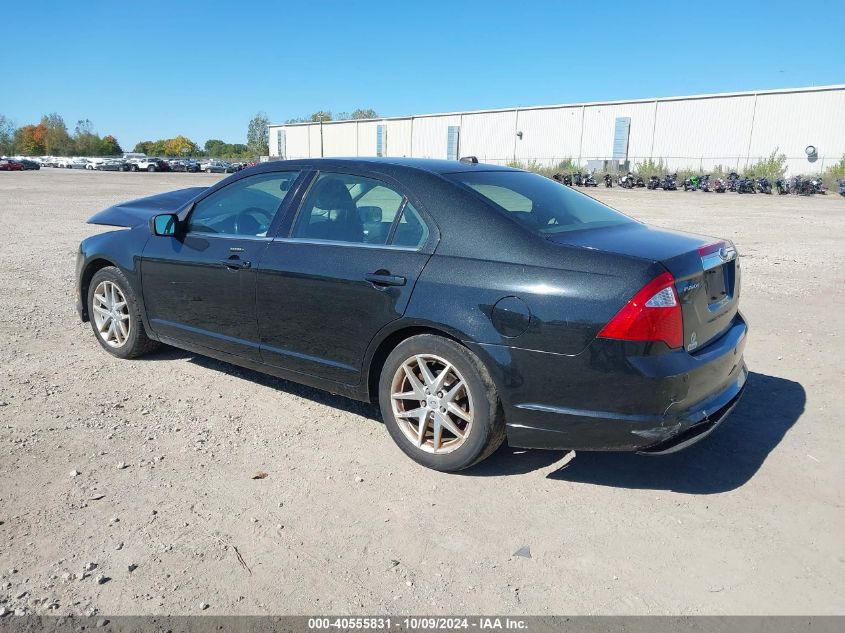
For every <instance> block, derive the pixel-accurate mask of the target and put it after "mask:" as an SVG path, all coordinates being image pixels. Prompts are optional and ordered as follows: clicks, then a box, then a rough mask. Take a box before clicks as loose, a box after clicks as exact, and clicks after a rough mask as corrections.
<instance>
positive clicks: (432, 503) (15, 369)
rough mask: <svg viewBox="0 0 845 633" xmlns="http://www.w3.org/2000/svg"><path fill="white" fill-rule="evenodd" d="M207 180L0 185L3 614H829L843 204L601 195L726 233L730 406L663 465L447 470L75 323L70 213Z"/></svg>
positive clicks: (181, 356)
mask: <svg viewBox="0 0 845 633" xmlns="http://www.w3.org/2000/svg"><path fill="white" fill-rule="evenodd" d="M218 178H219V176H208V175H205V174H198V175H188V174H116V173H88V172H76V171H74V172H69V171H65V170H42V171H40V172H25V173H0V222H2V224H0V225H1V226H2V227H3V233H4V234H3V237H2V246H0V272H2V274H0V305H2V310H0V342H2V345H0V613H5V612H8V611H14V610H15V609H25V610H26V611H27V612H30V613H33V612H34V613H53V612H57V613H86V612H91V613H93V612H99V613H105V614H149V613H177V614H190V613H200V612H203V613H229V614H263V613H276V614H297V613H315V612H316V613H334V614H347V613H416V614H420V613H436V614H453V613H519V614H546V613H568V614H595V613H607V614H642V613H651V614H698V613H713V614H724V613H730V614H734V613H743V614H805V613H824V614H832V613H838V614H843V613H845V539H843V525H845V512H843V482H845V460H844V459H843V457H842V455H843V450H845V442H843V440H845V426H844V425H843V422H845V421H844V420H843V413H842V409H843V403H845V395H844V394H845V372H843V363H842V355H843V351H845V344H843V343H845V342H844V341H843V335H842V332H843V330H845V293H843V290H845V286H843V283H845V200H843V199H842V198H840V197H838V196H833V195H828V196H826V197H816V198H813V199H805V198H797V197H794V196H788V197H781V198H779V197H777V196H763V195H757V196H737V195H735V194H725V195H717V194H715V193H709V194H704V193H684V192H682V191H681V192H674V193H673V192H662V191H657V192H650V191H646V190H636V191H633V192H627V191H622V190H619V189H617V188H614V189H612V190H605V189H604V188H599V189H598V190H596V191H595V195H596V196H597V197H599V198H601V199H606V200H608V201H610V202H611V204H613V205H614V206H616V207H618V208H619V209H621V210H623V211H626V212H628V213H630V214H631V215H633V216H634V217H637V218H639V219H642V220H645V221H648V222H653V223H654V224H658V225H661V226H666V227H672V228H678V229H686V230H694V231H699V232H704V233H709V234H713V235H718V236H723V237H729V238H731V239H733V240H734V241H735V242H736V244H737V246H738V247H739V250H740V252H741V254H742V256H743V257H744V260H743V267H744V288H743V293H744V294H743V298H742V306H743V310H744V312H745V314H746V316H747V318H748V320H749V322H750V324H751V334H750V340H749V343H748V348H747V356H746V358H747V362H748V365H749V368H750V370H751V372H752V373H751V377H750V383H749V388H748V390H747V394H746V396H745V398H744V399H743V401H742V402H741V403H740V405H739V406H738V408H737V409H736V411H735V413H734V415H733V416H732V418H731V419H730V420H729V421H728V422H727V423H726V424H725V425H724V426H723V427H722V428H721V429H720V430H719V431H718V432H717V433H715V434H714V435H713V436H711V437H710V438H708V439H707V440H706V441H704V442H702V443H701V444H699V445H697V446H695V447H693V448H691V449H689V450H687V451H686V452H682V453H679V454H677V455H674V456H668V457H660V458H657V457H651V458H649V457H638V456H627V455H602V454H589V453H579V454H578V455H577V457H576V458H575V459H574V460H573V461H572V462H571V463H569V464H566V465H564V464H563V463H562V461H563V457H564V454H563V453H560V452H544V451H517V450H513V449H508V448H507V447H504V448H502V449H501V450H500V451H499V452H498V453H497V454H496V455H494V456H493V457H492V458H491V459H489V460H488V461H487V462H485V463H484V464H482V465H481V466H479V467H476V468H475V469H472V470H470V471H468V472H466V473H464V474H462V475H444V474H439V473H436V472H432V471H428V470H425V469H423V468H421V467H418V466H416V465H415V464H414V463H413V462H411V461H409V460H408V459H407V458H406V457H404V455H403V454H402V453H401V452H400V451H399V450H398V449H397V448H396V447H395V446H394V445H393V443H392V442H391V440H390V438H389V437H388V435H387V433H386V432H385V431H384V429H383V428H382V424H381V422H380V421H379V416H378V411H377V409H376V408H375V407H371V406H365V405H361V404H358V403H355V402H352V401H348V400H345V399H343V398H340V397H335V396H331V395H328V394H325V393H322V392H318V391H315V390H312V389H308V388H304V387H300V386H297V385H294V384H290V383H287V382H284V381H281V380H277V379H274V378H269V377H265V376H262V375H259V374H257V373H253V372H250V371H245V370H241V369H238V368H235V367H232V366H230V365H226V364H224V363H219V362H216V361H212V360H208V359H205V358H200V357H195V356H193V355H190V354H186V353H182V352H179V351H176V350H172V349H167V350H164V351H161V352H159V353H157V354H155V355H153V356H152V357H150V358H147V359H144V360H136V361H118V360H116V359H113V358H112V357H110V356H108V355H107V354H106V353H105V352H104V351H103V350H102V349H101V348H100V346H99V345H97V343H96V342H95V340H94V338H93V334H92V332H91V330H90V328H89V326H88V325H87V324H82V323H80V322H79V321H78V319H77V317H76V315H75V313H74V309H73V304H74V291H73V287H74V279H73V276H74V260H75V257H76V251H77V245H78V243H79V241H80V240H81V239H82V238H83V237H85V236H86V235H89V234H91V233H92V232H95V231H98V230H102V229H103V227H92V226H89V225H86V224H85V223H84V222H85V220H86V219H87V218H88V217H89V216H90V215H92V214H93V213H94V212H96V211H98V210H100V209H102V208H104V207H106V206H108V205H111V204H113V203H115V202H118V201H121V200H125V199H129V198H135V197H138V196H142V195H147V194H151V193H155V192H160V191H165V190H169V189H174V188H179V187H183V186H189V185H197V184H200V185H202V184H210V183H212V182H215V181H216V180H217V179H218ZM122 465H123V466H125V467H120V466H122ZM259 470H261V471H266V472H267V473H268V474H269V476H268V477H267V478H266V479H263V480H253V479H251V475H253V473H255V472H256V471H259ZM72 471H76V472H77V473H78V474H77V475H75V476H72V475H71V473H72ZM837 526H838V527H837ZM523 546H528V547H529V548H530V556H531V557H530V558H527V557H521V556H515V555H514V553H515V552H517V550H519V549H520V548H522V547H523ZM92 565H93V566H92ZM95 610H96V611H95Z"/></svg>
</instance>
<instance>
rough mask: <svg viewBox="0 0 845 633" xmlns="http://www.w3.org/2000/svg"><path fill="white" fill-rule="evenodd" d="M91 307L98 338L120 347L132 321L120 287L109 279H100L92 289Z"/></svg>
mask: <svg viewBox="0 0 845 633" xmlns="http://www.w3.org/2000/svg"><path fill="white" fill-rule="evenodd" d="M91 307H92V308H93V312H94V314H93V316H94V324H95V325H96V326H97V334H98V335H99V336H100V338H101V339H102V340H103V341H105V343H106V344H107V345H109V346H110V347H121V346H122V345H123V344H124V343H126V339H127V338H129V332H130V328H131V327H132V321H131V319H130V318H129V306H128V305H127V303H126V297H125V296H124V295H123V291H122V290H121V289H120V287H119V286H118V285H117V284H115V283H114V282H111V281H105V280H104V281H101V282H100V283H99V284H97V287H96V288H95V289H94V298H93V301H92V306H91Z"/></svg>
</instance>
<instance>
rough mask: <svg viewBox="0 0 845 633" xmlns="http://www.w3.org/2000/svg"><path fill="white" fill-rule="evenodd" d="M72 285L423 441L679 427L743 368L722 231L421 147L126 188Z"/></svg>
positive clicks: (644, 441)
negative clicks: (138, 193) (141, 192)
mask: <svg viewBox="0 0 845 633" xmlns="http://www.w3.org/2000/svg"><path fill="white" fill-rule="evenodd" d="M89 222H91V223H92V224H105V225H113V226H122V227H129V228H130V230H127V231H113V232H107V233H102V234H99V235H95V236H92V237H89V238H87V239H86V240H84V241H83V242H82V244H81V246H80V249H79V256H78V260H77V281H78V287H77V297H78V305H77V309H78V311H79V314H80V316H81V317H82V319H83V320H86V321H87V320H89V319H90V321H91V325H92V327H93V330H94V334H95V335H96V338H97V340H98V342H99V343H100V345H102V347H103V348H104V349H105V350H106V351H108V352H110V353H111V354H114V355H115V356H118V357H121V358H131V357H135V356H139V355H141V354H144V353H147V352H149V351H151V350H153V349H154V348H155V347H156V346H157V345H158V343H159V342H161V343H166V344H169V345H174V346H176V347H180V348H184V349H187V350H191V351H193V352H195V353H198V354H204V355H208V356H212V357H215V358H218V359H222V360H225V361H228V362H231V363H234V364H237V365H241V366H245V367H250V368H253V369H257V370H259V371H263V372H266V373H269V374H273V375H276V376H280V377H283V378H287V379H289V380H292V381H295V382H299V383H304V384H307V385H312V386H315V387H319V388H321V389H326V390H328V391H331V392H333V393H339V394H343V395H346V396H348V397H350V398H356V399H359V400H363V401H378V403H379V404H380V407H381V411H382V415H383V417H384V420H385V423H386V426H387V429H388V431H389V432H390V435H391V436H392V437H393V439H394V440H395V441H396V443H397V444H398V445H399V447H400V448H401V449H402V450H403V451H404V452H405V453H407V454H408V455H409V456H410V457H412V458H413V459H415V460H416V461H418V462H419V463H421V464H424V465H426V466H429V467H431V468H436V469H439V470H444V471H455V470H460V469H463V468H466V467H468V466H471V465H472V464H475V463H477V462H479V461H480V460H482V459H484V458H485V457H487V456H488V455H490V454H491V453H492V452H493V451H494V450H495V449H496V448H497V447H498V446H499V445H500V444H501V443H502V441H503V440H504V439H505V438H507V440H508V442H509V444H511V445H512V446H518V447H527V448H553V449H579V450H604V451H641V452H648V453H664V452H671V451H675V450H679V449H680V448H683V447H685V446H688V445H689V444H691V443H693V442H695V441H697V440H699V439H701V438H703V437H705V436H706V435H707V434H709V433H710V432H711V431H713V429H714V428H715V427H716V426H717V425H718V424H719V423H720V422H721V421H722V420H723V419H724V418H725V417H726V416H727V414H728V412H729V411H730V410H731V409H732V407H733V406H734V405H735V404H736V402H737V400H738V399H739V397H740V395H741V394H742V392H743V389H744V386H745V381H746V376H747V369H746V366H745V363H744V361H743V350H744V347H745V341H746V332H747V328H746V324H745V321H744V320H743V317H742V315H741V314H740V312H739V311H738V301H739V291H740V268H739V260H738V259H737V253H736V250H735V249H734V247H733V245H732V244H731V243H730V242H729V241H726V240H714V239H712V238H707V237H701V236H697V235H690V234H686V233H678V232H675V231H668V230H663V229H656V228H652V227H649V226H647V225H645V224H642V223H640V222H637V221H634V220H632V219H631V218H629V217H627V216H625V215H622V214H621V213H619V212H617V211H614V210H613V209H611V208H609V207H607V206H605V205H604V204H601V203H600V202H597V201H596V200H594V199H593V198H591V197H589V196H586V195H584V194H581V193H579V192H577V191H574V190H572V189H571V188H569V187H566V186H563V185H561V184H558V183H556V182H554V181H553V180H549V179H547V178H544V177H542V176H538V175H535V174H531V173H527V172H524V171H520V170H516V169H508V168H503V167H497V166H492V165H482V164H465V163H462V162H454V161H433V160H418V159H316V160H295V161H280V162H271V163H264V164H261V165H258V166H256V167H253V168H250V169H246V170H244V171H241V172H238V173H237V174H234V175H232V176H230V177H228V178H226V179H224V180H222V181H221V182H219V183H217V184H215V185H214V186H212V187H208V188H201V187H195V188H190V189H182V190H180V191H174V192H172V193H166V194H161V195H156V196H151V197H149V198H143V199H140V200H135V201H132V202H127V203H124V204H120V205H117V206H114V207H111V208H109V209H106V210H105V211H103V212H101V213H99V214H97V215H95V216H94V217H93V218H91V220H89Z"/></svg>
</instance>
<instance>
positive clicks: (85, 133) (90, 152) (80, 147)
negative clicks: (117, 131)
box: [73, 119, 102, 156]
mask: <svg viewBox="0 0 845 633" xmlns="http://www.w3.org/2000/svg"><path fill="white" fill-rule="evenodd" d="M93 128H94V125H93V124H92V123H91V121H90V120H88V119H82V120H80V121H77V122H76V129H74V132H73V147H74V153H76V154H79V155H80V156H99V155H100V154H101V151H102V139H101V138H100V137H99V136H98V135H97V134H96V133H95V132H94V130H93Z"/></svg>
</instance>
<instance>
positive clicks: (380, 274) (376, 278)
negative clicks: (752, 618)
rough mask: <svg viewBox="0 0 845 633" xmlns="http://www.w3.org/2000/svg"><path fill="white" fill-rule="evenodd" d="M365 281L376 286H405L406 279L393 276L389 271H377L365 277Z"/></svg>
mask: <svg viewBox="0 0 845 633" xmlns="http://www.w3.org/2000/svg"><path fill="white" fill-rule="evenodd" d="M364 279H366V280H367V281H369V282H370V283H371V284H373V285H375V286H404V285H405V282H406V279H405V278H404V277H401V276H400V275H391V274H390V273H388V272H387V271H377V272H374V273H370V274H368V275H364Z"/></svg>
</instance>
